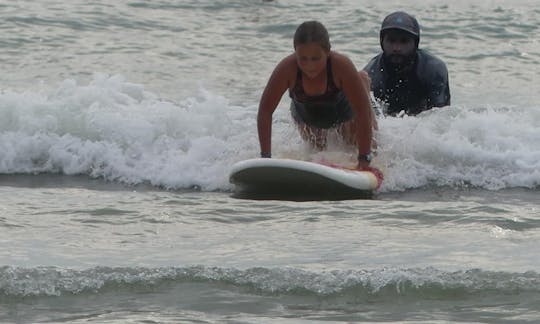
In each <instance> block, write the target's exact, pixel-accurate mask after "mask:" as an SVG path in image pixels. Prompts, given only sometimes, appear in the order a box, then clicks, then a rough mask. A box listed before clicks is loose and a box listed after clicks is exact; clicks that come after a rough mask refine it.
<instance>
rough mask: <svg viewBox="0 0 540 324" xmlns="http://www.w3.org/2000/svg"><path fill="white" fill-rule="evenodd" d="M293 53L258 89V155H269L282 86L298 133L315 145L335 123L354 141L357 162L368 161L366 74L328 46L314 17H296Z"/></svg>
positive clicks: (370, 132)
mask: <svg viewBox="0 0 540 324" xmlns="http://www.w3.org/2000/svg"><path fill="white" fill-rule="evenodd" d="M293 44H294V53H292V54H290V55H288V56H287V57H285V58H284V59H282V60H281V62H279V63H278V65H277V66H276V67H275V69H274V71H273V72H272V75H271V76H270V79H269V80H268V83H267V85H266V87H265V89H264V92H263V94H262V97H261V100H260V103H259V111H258V115H257V130H258V133H259V142H260V146H261V157H268V158H269V157H271V133H272V114H273V113H274V111H275V110H276V108H277V106H278V104H279V101H280V100H281V97H282V96H283V94H284V93H285V91H287V90H288V91H289V96H290V97H291V115H292V117H293V119H294V121H295V123H296V125H297V127H298V129H299V131H300V135H301V136H302V138H303V139H304V140H306V141H308V142H309V143H310V144H312V145H313V146H314V147H316V148H318V149H321V150H322V149H324V148H325V147H326V137H327V134H328V131H329V130H331V129H335V130H336V131H337V132H338V133H339V134H340V135H341V136H342V138H343V140H344V141H345V142H346V143H348V144H355V145H357V147H358V166H357V167H358V168H360V169H363V168H366V167H368V166H369V163H370V162H371V154H370V152H371V147H372V137H373V127H376V124H375V123H376V122H375V116H374V114H373V111H372V109H371V103H370V98H369V88H370V84H369V77H368V75H367V73H366V72H364V71H360V72H358V71H357V70H356V67H355V66H354V64H353V63H352V61H351V60H350V59H349V58H348V57H346V56H345V55H342V54H339V53H337V52H335V51H332V50H331V49H330V39H329V36H328V31H327V30H326V28H325V27H324V25H323V24H321V23H320V22H318V21H306V22H304V23H302V24H301V25H300V26H299V27H298V28H297V29H296V32H295V34H294V42H293Z"/></svg>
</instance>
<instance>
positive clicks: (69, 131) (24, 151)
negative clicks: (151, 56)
mask: <svg viewBox="0 0 540 324" xmlns="http://www.w3.org/2000/svg"><path fill="white" fill-rule="evenodd" d="M282 104H283V105H286V103H285V102H283V103H282ZM256 109H257V108H256V106H255V105H248V106H238V105H232V104H230V103H229V102H228V100H227V98H224V97H222V96H218V95H215V94H213V93H211V92H209V91H206V90H204V89H201V90H200V91H199V93H197V94H194V96H192V97H188V98H185V99H184V100H182V101H179V102H171V101H167V100H163V99H160V98H159V97H158V96H157V95H155V94H153V93H150V92H148V91H146V90H145V89H144V86H142V85H139V84H133V83H130V82H127V81H126V80H124V79H123V78H122V77H121V76H107V75H96V76H94V79H93V81H91V82H90V83H89V84H87V85H82V84H78V83H77V82H76V81H74V80H65V81H64V82H62V83H61V84H60V85H59V86H58V87H57V88H56V89H55V90H54V91H50V92H49V93H43V92H41V93H37V92H34V93H28V92H25V93H17V92H11V91H4V92H3V93H2V94H0V114H1V115H2V116H3V118H2V119H1V120H0V152H1V153H0V172H1V173H38V172H48V173H63V174H69V175H73V174H87V175H89V176H91V177H101V178H105V179H107V180H112V181H120V182H124V183H129V184H137V183H143V182H145V183H150V184H153V185H156V186H161V187H166V188H176V189H178V188H192V187H199V188H201V189H202V190H229V189H230V188H231V187H230V184H229V183H228V172H229V169H230V166H231V165H232V164H233V163H234V162H237V161H240V160H242V159H247V158H252V157H256V156H257V155H258V151H259V146H258V140H257V131H256ZM539 121H540V107H517V106H516V107H509V106H500V107H494V106H478V107H467V106H454V107H449V108H444V109H435V110H432V111H429V112H425V113H423V114H421V115H419V116H416V117H408V116H405V117H404V118H393V117H387V118H381V119H380V120H379V126H380V130H379V132H378V134H377V137H378V142H379V145H380V148H379V154H378V156H377V159H376V161H375V165H376V166H378V167H380V168H381V169H382V170H383V172H384V173H385V182H384V184H383V187H382V190H383V191H393V190H404V189H408V188H417V187H422V186H426V185H436V186H441V185H450V186H469V185H470V186H477V187H482V188H486V189H501V188H508V187H528V188H532V187H537V186H538V185H539V183H540V162H539V161H540V144H539V143H540V133H539V132H538V131H537V129H536V125H537V124H538V122H539ZM273 147H274V153H275V155H276V156H280V155H281V156H287V155H289V156H290V155H291V154H293V155H298V156H301V157H303V158H307V159H309V158H310V155H311V157H313V156H315V155H317V154H319V155H320V154H321V153H313V152H311V151H309V150H305V149H304V147H305V145H303V144H302V142H301V140H300V139H299V136H298V134H297V133H296V131H295V129H294V127H293V126H292V125H291V121H290V117H289V115H288V110H287V109H286V108H285V107H280V108H279V109H278V110H277V111H276V113H275V116H274V125H273ZM335 151H336V148H330V151H329V153H326V154H327V155H328V156H332V158H333V159H336V152H335ZM338 151H339V150H338ZM291 152H293V153H291ZM294 152H296V153H294ZM298 152H299V153H298ZM324 154H325V153H322V155H323V156H324ZM337 154H338V156H337V159H339V158H342V159H343V160H344V161H347V163H350V156H351V154H350V153H343V154H342V155H341V157H340V153H339V152H338V153H337ZM317 156H318V155H317Z"/></svg>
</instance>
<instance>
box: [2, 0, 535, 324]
mask: <svg viewBox="0 0 540 324" xmlns="http://www.w3.org/2000/svg"><path fill="white" fill-rule="evenodd" d="M539 5H540V2H538V1H536V0H534V1H533V0H528V1H527V0H490V1H462V0H455V1H434V0H425V1H419V0H411V1H374V0H368V1H362V2H359V1H353V0H342V1H304V0H300V1H280V0H274V1H262V0H261V1H257V0H243V1H241V0H231V1H206V0H203V1H187V0H185V1H172V0H160V1H152V2H150V1H136V0H133V1H124V0H120V1H114V2H110V1H103V0H96V1H81V0H73V1H63V0H57V1H53V0H47V1H4V2H1V3H0V18H1V21H2V23H1V24H0V35H1V37H0V49H1V50H0V67H1V70H2V82H1V83H0V195H1V198H2V199H1V200H0V322H2V323H314V322H321V323H340V322H347V323H354V322H386V323H388V322H389V323H402V322H412V323H448V322H459V323H536V322H538V321H540V243H539V242H540V207H539V203H538V196H539V195H538V194H539V187H540V162H539V161H540V131H539V130H538V125H539V124H540V104H539V94H540V83H539V82H538V76H539V75H540V39H539V38H538V33H539V31H540V27H539V26H540V9H538V7H539ZM398 9H401V10H406V11H408V12H410V13H412V14H414V15H415V16H416V17H417V18H418V20H419V22H420V25H421V28H422V36H421V41H420V46H421V47H422V48H424V49H427V50H429V51H431V52H432V53H434V54H436V55H437V56H439V57H441V58H442V59H443V60H444V61H445V62H446V63H447V66H448V70H449V74H450V82H451V85H450V87H451V93H452V106H451V107H446V108H443V109H434V110H431V111H429V112H426V113H423V114H421V115H419V116H416V117H408V116H405V117H403V118H396V117H383V116H381V117H379V120H378V122H379V128H380V129H379V131H378V132H377V134H376V136H377V141H378V143H379V152H378V155H377V158H376V160H375V161H374V165H375V166H377V167H379V168H380V169H381V170H383V172H384V174H385V181H384V183H383V186H382V187H381V188H380V190H379V191H378V192H377V193H376V195H375V197H374V198H373V199H369V200H347V201H308V202H293V201H273V200H259V201H257V200H245V199H236V198H233V197H232V192H233V189H234V188H233V187H232V185H231V184H230V183H229V182H228V173H229V170H230V167H231V165H232V164H233V163H235V162H237V161H240V160H243V159H247V158H253V157H256V156H257V155H258V152H259V148H258V140H257V133H256V121H255V118H256V113H257V105H258V101H259V98H260V95H261V92H262V89H263V88H264V86H265V83H266V81H267V79H268V77H269V75H270V73H271V71H272V70H273V68H274V66H275V64H276V63H277V62H278V61H279V60H280V59H281V58H282V57H284V56H285V55H287V54H289V53H291V51H292V35H293V33H294V30H295V28H296V27H297V26H298V24H300V23H301V22H302V21H305V20H311V19H317V20H320V21H321V22H323V23H324V24H325V25H326V26H327V28H328V30H329V32H330V37H331V42H332V46H333V48H334V49H335V50H336V51H339V52H342V53H344V54H346V55H348V56H349V57H350V58H351V59H352V60H353V62H354V63H355V65H356V66H357V68H358V69H361V68H362V67H363V66H364V65H365V64H366V63H367V62H368V61H369V59H370V58H371V57H373V56H374V55H376V54H377V53H378V52H379V51H380V46H379V40H378V30H379V26H380V23H381V21H382V19H383V18H384V16H385V15H387V14H388V13H390V12H392V11H394V10H398ZM287 107H288V98H287V96H284V97H283V99H282V101H281V103H280V106H279V107H278V109H277V111H276V113H275V114H274V123H273V155H275V156H278V157H296V158H303V159H308V160H309V159H317V158H321V157H324V158H328V159H332V160H336V161H342V162H343V163H350V162H351V161H352V156H353V154H352V153H351V152H350V151H348V150H347V148H345V147H342V146H341V145H340V143H337V142H336V143H334V142H332V143H331V144H332V145H331V146H330V147H329V150H328V151H326V152H320V153H316V152H313V151H311V150H310V149H309V148H307V147H306V145H305V144H304V143H302V141H301V140H300V138H299V136H298V134H297V132H296V130H295V129H294V126H293V125H292V123H291V118H290V116H289V114H288V108H287Z"/></svg>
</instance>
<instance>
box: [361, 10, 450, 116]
mask: <svg viewBox="0 0 540 324" xmlns="http://www.w3.org/2000/svg"><path fill="white" fill-rule="evenodd" d="M380 42H381V47H382V49H383V52H382V53H380V54H379V55H377V56H375V57H374V58H373V59H371V61H370V62H369V63H368V64H367V65H366V67H365V68H364V71H366V72H367V73H368V74H369V77H370V78H371V90H372V91H373V95H374V96H375V98H377V99H378V100H379V101H381V102H382V104H383V105H382V106H383V112H384V113H385V114H388V115H396V114H399V113H400V112H401V111H404V112H405V113H406V114H408V115H416V114H419V113H420V112H422V111H424V110H428V109H431V108H433V107H443V106H448V105H450V89H449V86H448V71H447V69H446V65H445V64H444V62H443V61H441V60H440V59H438V58H437V57H435V56H433V55H432V54H430V53H428V52H426V51H424V50H421V49H419V48H418V43H419V42H420V27H419V26H418V22H417V21H416V19H415V18H414V17H412V16H411V15H409V14H407V13H405V12H401V11H398V12H394V13H392V14H390V15H388V16H387V17H386V18H385V19H384V21H383V23H382V26H381V31H380Z"/></svg>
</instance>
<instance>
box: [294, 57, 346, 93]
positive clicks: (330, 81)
mask: <svg viewBox="0 0 540 324" xmlns="http://www.w3.org/2000/svg"><path fill="white" fill-rule="evenodd" d="M292 90H293V91H292V93H293V94H294V97H295V98H297V99H298V100H300V101H304V100H309V99H317V98H328V97H333V96H335V94H336V93H338V92H339V91H340V90H339V89H338V88H337V86H336V84H335V83H334V76H333V74H332V63H331V60H330V57H328V60H326V91H325V92H324V93H323V94H320V95H316V96H309V95H307V94H306V93H305V91H304V86H303V84H302V70H300V68H298V69H297V70H296V81H295V84H294V87H293V89H292Z"/></svg>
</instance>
